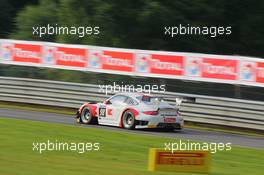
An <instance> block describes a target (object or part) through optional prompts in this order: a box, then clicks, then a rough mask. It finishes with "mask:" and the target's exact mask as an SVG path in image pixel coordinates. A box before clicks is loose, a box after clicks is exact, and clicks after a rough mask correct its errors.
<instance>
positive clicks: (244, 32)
mask: <svg viewBox="0 0 264 175" xmlns="http://www.w3.org/2000/svg"><path fill="white" fill-rule="evenodd" d="M0 5H1V6H0V8H1V9H0V13H1V15H0V17H1V28H0V29H1V31H2V32H1V37H5V38H10V37H11V38H16V39H25V40H45V41H56V42H62V43H78V44H92V45H102V46H111V47H124V48H137V49H153V50H168V51H187V52H203V53H216V54H238V55H249V56H258V57H262V49H263V46H264V42H263V40H264V34H263V31H264V30H263V28H264V15H263V14H264V13H263V9H264V1H262V0H231V1H230V0H217V1H212V0H177V1H171V0H133V1H132V0H56V1H54V0H38V1H37V0H30V1H26V0H22V1H21V0H20V1H8V0H1V3H0ZM48 23H49V24H53V25H55V24H58V25H59V26H99V27H100V35H96V36H95V35H94V36H86V37H83V38H79V37H78V36H77V35H70V36H69V35H57V36H54V35H52V36H50V35H46V36H44V37H41V38H40V37H37V36H34V35H32V26H42V25H47V24H48ZM179 24H183V25H187V24H190V25H191V26H231V27H232V34H231V35H228V36H219V37H215V38H212V37H209V36H204V35H185V36H177V37H174V38H171V37H168V36H166V35H164V26H178V25H179ZM14 25H15V29H14Z"/></svg>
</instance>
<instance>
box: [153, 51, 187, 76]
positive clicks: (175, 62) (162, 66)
mask: <svg viewBox="0 0 264 175" xmlns="http://www.w3.org/2000/svg"><path fill="white" fill-rule="evenodd" d="M150 64H151V65H150V73H154V74H167V75H183V72H184V63H183V56H175V55H158V54H152V58H151V63H150Z"/></svg>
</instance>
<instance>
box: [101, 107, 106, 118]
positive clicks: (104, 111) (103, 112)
mask: <svg viewBox="0 0 264 175" xmlns="http://www.w3.org/2000/svg"><path fill="white" fill-rule="evenodd" d="M105 113H106V109H105V108H99V117H105Z"/></svg>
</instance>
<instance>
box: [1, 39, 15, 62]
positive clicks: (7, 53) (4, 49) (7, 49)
mask: <svg viewBox="0 0 264 175" xmlns="http://www.w3.org/2000/svg"><path fill="white" fill-rule="evenodd" d="M12 49H13V44H10V43H3V44H1V50H0V55H1V58H3V60H5V61H9V60H11V57H12Z"/></svg>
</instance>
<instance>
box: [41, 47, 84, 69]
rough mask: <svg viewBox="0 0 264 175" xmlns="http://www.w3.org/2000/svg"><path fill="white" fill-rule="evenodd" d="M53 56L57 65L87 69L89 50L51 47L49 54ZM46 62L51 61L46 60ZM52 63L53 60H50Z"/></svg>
mask: <svg viewBox="0 0 264 175" xmlns="http://www.w3.org/2000/svg"><path fill="white" fill-rule="evenodd" d="M49 52H51V53H50V54H51V55H52V54H53V59H54V62H55V65H58V66H71V67H83V68H85V67H87V61H88V60H87V49H85V48H71V47H54V48H52V47H50V48H49V49H48V50H47V53H49ZM44 60H45V61H46V62H47V60H49V59H47V58H46V59H44ZM49 61H51V62H52V60H49Z"/></svg>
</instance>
